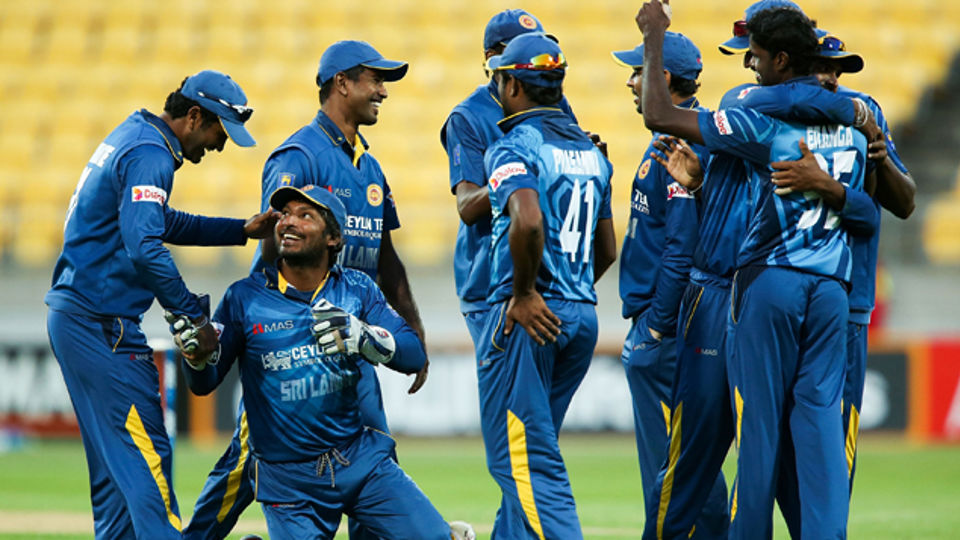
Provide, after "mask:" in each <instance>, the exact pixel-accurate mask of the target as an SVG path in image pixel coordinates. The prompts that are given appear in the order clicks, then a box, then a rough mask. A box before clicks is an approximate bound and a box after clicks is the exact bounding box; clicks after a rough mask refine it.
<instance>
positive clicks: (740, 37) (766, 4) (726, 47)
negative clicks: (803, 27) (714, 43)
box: [720, 0, 803, 54]
mask: <svg viewBox="0 0 960 540" xmlns="http://www.w3.org/2000/svg"><path fill="white" fill-rule="evenodd" d="M774 8H790V9H795V10H797V11H799V12H800V13H803V10H802V9H800V6H798V5H797V4H796V3H794V2H791V1H790V0H760V1H759V2H755V3H753V4H752V5H751V6H750V7H748V8H747V11H745V12H744V14H743V19H742V20H740V21H737V22H735V23H733V37H732V38H730V39H728V40H726V41H724V42H723V43H721V44H720V52H722V53H723V54H742V53H745V52H747V51H748V50H749V49H750V35H749V34H748V33H747V25H746V23H748V22H750V19H752V18H753V17H754V15H756V14H757V13H760V12H761V11H764V10H767V9H774Z"/></svg>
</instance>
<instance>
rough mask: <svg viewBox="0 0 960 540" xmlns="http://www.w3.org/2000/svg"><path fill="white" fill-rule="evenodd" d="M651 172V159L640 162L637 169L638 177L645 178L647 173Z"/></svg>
mask: <svg viewBox="0 0 960 540" xmlns="http://www.w3.org/2000/svg"><path fill="white" fill-rule="evenodd" d="M649 172H650V160H649V159H645V160H643V163H641V164H640V168H638V169H637V178H640V179H643V178H646V177H647V174H648V173H649Z"/></svg>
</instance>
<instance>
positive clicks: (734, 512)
mask: <svg viewBox="0 0 960 540" xmlns="http://www.w3.org/2000/svg"><path fill="white" fill-rule="evenodd" d="M739 489H740V477H739V476H738V477H737V481H736V483H735V484H733V497H732V498H731V501H730V522H731V523H733V519H734V518H735V517H737V491H738V490H739Z"/></svg>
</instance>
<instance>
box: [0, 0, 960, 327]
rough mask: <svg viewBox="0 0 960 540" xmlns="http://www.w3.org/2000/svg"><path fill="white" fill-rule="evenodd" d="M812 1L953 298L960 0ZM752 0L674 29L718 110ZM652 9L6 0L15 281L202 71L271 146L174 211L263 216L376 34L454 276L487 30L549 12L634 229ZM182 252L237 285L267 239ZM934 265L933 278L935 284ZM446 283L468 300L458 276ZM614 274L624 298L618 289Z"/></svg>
mask: <svg viewBox="0 0 960 540" xmlns="http://www.w3.org/2000/svg"><path fill="white" fill-rule="evenodd" d="M800 4H801V5H802V7H803V8H804V9H805V11H806V13H807V14H808V15H809V16H810V17H811V18H813V19H815V20H817V21H818V23H819V25H820V26H821V27H822V28H825V29H827V30H830V31H831V32H833V33H834V34H835V35H837V36H839V37H840V38H841V39H843V40H844V41H846V44H847V49H848V50H851V51H855V52H857V53H859V54H861V55H862V56H863V58H864V59H865V61H866V67H865V69H864V70H863V71H862V72H861V73H859V74H856V75H844V76H843V77H842V79H841V84H844V85H847V86H850V87H853V88H855V89H858V90H861V91H865V92H867V93H869V94H871V95H873V96H874V97H875V98H876V99H877V101H878V102H879V103H880V104H881V105H882V107H883V109H884V111H885V113H886V115H887V118H888V120H889V122H890V124H891V126H892V127H893V132H894V138H895V140H896V141H897V143H898V146H899V148H900V151H901V154H903V157H904V160H905V162H906V163H907V165H908V166H909V167H910V169H911V172H912V173H913V176H914V178H915V179H916V181H917V184H918V186H919V193H918V197H917V202H918V205H917V206H918V210H917V211H916V213H915V214H914V216H913V217H911V218H910V220H908V221H906V222H900V221H898V220H896V219H895V218H893V217H892V216H889V215H888V216H885V218H884V221H885V232H884V240H883V241H882V243H881V245H882V248H881V249H882V256H881V258H882V260H883V261H885V263H886V265H887V266H888V267H893V268H896V269H897V270H896V272H899V271H900V269H905V270H903V271H904V272H907V274H905V275H906V276H907V277H905V278H903V280H904V281H917V282H918V285H919V286H921V287H923V286H924V284H926V288H923V289H922V290H926V291H928V292H927V293H926V294H928V296H929V298H930V299H934V300H935V299H942V298H943V296H942V294H938V291H937V290H936V287H937V286H936V285H935V284H937V283H940V281H937V280H938V279H942V280H945V281H946V282H947V283H949V279H950V276H952V275H954V274H955V272H954V270H955V269H956V268H957V265H958V264H960V177H958V164H960V159H958V157H957V156H958V150H960V127H958V126H960V104H958V103H957V102H956V101H955V100H956V97H958V95H960V91H958V88H960V83H958V79H960V76H958V73H957V72H958V71H960V70H958V69H957V61H956V54H957V51H958V48H960V2H954V1H951V0H913V1H911V2H903V1H900V0H875V1H871V2H866V1H861V0H805V1H801V2H800ZM748 5H749V1H747V0H744V1H741V2H716V1H713V0H675V2H674V3H673V12H674V20H673V24H672V27H671V29H672V30H674V31H678V32H682V33H684V34H686V35H688V36H690V37H691V38H692V39H693V41H694V42H695V43H696V44H697V45H698V46H699V48H700V50H701V52H702V54H703V63H704V70H703V73H702V75H701V78H700V81H701V82H702V87H701V90H700V93H699V97H700V99H701V102H702V103H703V104H704V105H705V106H708V107H715V106H716V104H717V103H718V102H719V99H720V96H721V95H722V94H723V92H724V91H725V90H727V89H729V88H730V87H732V86H734V85H736V84H740V83H743V82H749V81H752V80H753V74H752V73H751V72H748V71H746V70H745V69H743V67H742V65H741V61H740V58H739V57H727V56H723V55H721V54H720V53H719V51H718V50H717V44H719V43H720V42H722V41H724V40H725V39H727V38H728V37H730V35H731V33H732V27H733V22H734V21H735V20H737V19H740V18H742V17H743V10H744V9H745V8H746V7H747V6H748ZM639 6H640V2H639V1H638V2H624V1H623V0H593V1H590V2H583V1H578V0H553V1H549V2H548V1H542V0H532V1H528V2H524V3H522V4H521V5H517V4H516V3H512V2H511V3H506V2H502V1H486V0H482V1H474V2H447V1H440V0H429V1H417V2H414V1H402V2H401V1H365V2H349V3H338V4H336V5H332V4H329V3H318V2H310V1H307V0H275V1H271V2H264V1H258V0H233V1H231V2H214V1H202V0H168V1H165V2H159V1H148V0H125V1H123V2H118V1H105V0H0V111H2V114H0V271H2V272H6V273H7V274H11V273H12V274H17V275H20V276H23V275H26V276H27V278H33V279H36V280H46V279H49V275H50V273H49V270H50V269H51V268H52V265H53V262H54V260H55V258H56V256H57V254H58V252H59V249H60V245H61V241H62V223H63V217H64V212H65V209H66V205H67V201H68V200H69V198H70V195H71V193H72V192H73V190H74V187H75V185H76V182H77V180H78V178H79V175H80V172H81V171H82V169H83V167H84V164H85V163H86V161H87V159H88V158H89V156H90V154H91V153H92V152H93V150H94V149H95V148H96V146H97V144H98V143H99V142H100V141H101V140H102V139H103V138H104V137H105V136H106V135H107V133H109V132H110V130H111V129H113V127H115V126H116V125H117V124H119V123H120V122H121V121H122V120H123V119H124V118H126V117H127V116H128V115H129V114H130V113H131V112H132V111H134V110H136V109H139V108H141V107H145V108H147V109H149V110H151V111H153V112H157V113H159V112H160V111H161V110H162V107H163V103H164V100H165V98H166V96H167V94H168V93H169V92H171V91H173V90H174V89H176V88H177V87H178V86H179V84H180V82H181V81H182V80H183V78H184V77H185V76H187V75H189V74H192V73H195V72H197V71H199V70H201V69H207V68H210V69H217V70H220V71H223V72H226V73H228V74H230V75H231V76H232V77H233V78H234V79H235V80H237V81H238V82H239V83H240V84H241V86H242V87H243V88H244V90H245V91H246V93H247V96H248V98H249V103H250V105H251V106H253V107H254V108H255V110H256V112H255V113H254V115H253V117H252V119H251V120H250V122H249V123H248V126H249V129H250V131H251V132H252V133H253V135H254V136H255V137H256V139H257V142H258V144H257V146H256V147H255V148H253V149H241V148H237V147H236V146H234V145H232V144H228V145H227V147H226V148H225V149H224V152H223V153H222V154H218V155H209V154H208V155H207V157H206V158H205V159H204V162H203V163H202V164H201V165H200V166H195V165H192V164H189V163H187V164H185V165H184V167H183V168H182V169H181V170H180V171H179V172H178V173H177V177H176V182H175V188H174V190H173V193H172V195H171V198H170V202H171V205H172V206H174V207H176V208H178V209H181V210H186V211H190V212H196V213H203V214H208V215H230V216H238V217H239V216H249V215H251V214H253V213H254V212H256V211H257V210H258V205H259V199H260V175H261V170H262V166H263V163H264V161H265V160H266V158H267V156H268V155H269V153H270V151H271V150H272V149H273V148H275V147H276V146H277V145H279V144H280V143H281V142H282V141H283V140H284V139H285V138H286V137H287V136H289V135H290V134H291V133H293V132H294V131H296V130H297V129H299V128H300V127H301V126H303V125H304V124H306V123H307V122H309V121H310V120H311V119H312V118H313V116H314V115H315V113H316V110H317V108H318V106H319V105H318V99H317V88H316V85H315V82H314V78H315V75H316V69H317V64H318V61H319V58H320V55H321V54H322V52H323V51H324V49H325V48H326V47H327V46H329V45H330V44H332V43H333V42H335V41H337V40H340V39H362V40H366V41H368V42H370V43H371V44H373V45H374V46H375V47H376V48H377V49H378V50H379V51H380V52H381V53H383V54H384V55H385V56H386V57H387V58H391V59H398V60H405V61H408V62H409V63H410V71H409V74H408V75H407V77H406V78H404V79H403V80H401V81H399V82H397V83H392V84H389V85H388V91H389V93H390V96H389V98H388V99H387V101H386V102H385V103H384V105H383V108H382V109H381V113H380V121H379V123H378V124H377V125H376V126H368V127H366V128H364V129H362V130H361V131H362V133H363V134H364V136H365V137H366V138H367V140H368V141H369V143H370V151H371V152H372V153H373V155H374V156H376V157H377V159H378V160H379V161H380V162H381V164H382V166H383V169H384V171H385V172H386V175H387V178H388V180H389V183H390V185H391V187H392V189H393V192H394V194H395V199H396V202H397V205H398V208H399V214H400V220H401V223H402V229H400V231H397V232H396V233H395V235H394V242H395V244H396V245H397V246H398V250H399V252H400V253H401V255H402V257H403V259H404V261H405V262H406V263H407V265H408V266H410V267H412V268H413V269H414V273H418V272H421V271H422V273H423V274H424V275H432V274H436V275H441V274H442V275H444V276H446V275H447V274H451V273H452V271H451V269H450V265H449V261H450V259H451V257H452V251H453V245H454V238H455V236H456V230H457V222H458V220H457V215H456V211H455V207H454V201H453V197H452V196H451V194H450V190H449V180H448V175H447V161H446V155H445V154H444V151H443V149H442V147H441V145H440V139H439V129H440V126H441V125H442V123H443V121H444V119H445V118H446V115H447V114H448V113H449V111H450V110H451V108H452V107H453V106H454V105H456V104H457V103H458V102H459V101H460V100H462V99H463V98H464V97H465V96H467V95H468V94H469V93H470V92H471V91H472V90H473V89H474V88H475V87H476V86H477V85H479V84H483V83H485V75H484V70H483V57H482V46H481V43H482V36H483V29H484V26H485V24H486V22H487V21H488V20H489V18H490V17H491V16H492V15H493V14H494V13H496V12H498V11H500V10H502V9H505V8H508V7H523V8H525V9H527V10H529V11H531V12H532V13H533V14H535V15H536V16H537V17H538V18H539V19H540V20H541V21H542V22H543V24H544V26H545V27H546V29H547V30H548V31H549V32H551V33H553V34H555V35H556V36H557V37H558V38H559V40H560V43H561V46H562V48H563V49H564V52H565V54H566V56H567V58H568V61H569V65H570V67H569V69H568V72H567V79H566V84H565V92H566V94H567V96H568V98H569V100H570V102H571V104H572V106H573V108H574V110H575V112H576V114H577V116H578V118H579V120H580V123H581V125H582V126H583V127H584V128H585V129H587V130H590V131H593V132H596V133H599V134H601V135H602V137H603V138H604V139H605V140H606V141H607V142H608V143H609V152H610V158H611V161H612V162H613V164H614V168H615V175H614V221H615V223H616V226H617V232H618V238H622V237H623V227H624V225H625V223H626V217H627V215H628V211H629V208H628V204H627V203H628V200H627V199H628V194H629V190H630V183H631V182H632V180H633V175H634V171H635V170H636V168H637V166H638V165H639V163H640V161H641V160H642V152H643V150H644V148H645V147H646V144H647V142H648V141H649V138H650V134H649V132H648V131H647V130H646V129H645V128H644V126H643V121H642V118H641V117H640V116H639V115H637V113H636V111H635V108H634V104H633V97H632V95H631V94H630V91H629V90H628V89H627V88H626V87H625V81H626V79H627V78H628V76H629V72H628V70H627V69H626V68H623V67H621V66H619V65H617V64H616V63H614V61H613V59H612V58H611V56H610V52H611V51H613V50H622V49H628V48H632V47H634V46H635V45H637V44H638V43H639V42H640V41H641V39H642V37H641V35H640V33H639V31H638V30H637V29H636V25H635V23H634V15H635V14H636V11H637V9H638V8H639ZM171 249H172V251H173V252H174V255H175V257H176V260H177V263H178V265H180V266H181V268H183V269H184V270H185V271H186V272H190V271H191V269H194V270H196V271H198V272H200V273H207V274H209V273H213V274H216V275H219V276H222V275H224V273H223V271H224V269H225V268H227V269H230V270H231V273H230V275H234V274H237V276H236V277H239V273H240V272H241V271H242V269H243V268H244V267H245V266H246V265H247V264H248V263H249V260H250V258H251V255H252V252H253V245H252V244H251V245H248V246H246V247H243V248H229V249H208V248H177V247H173V248H171ZM896 272H894V273H896ZM916 272H920V273H919V274H918V273H916ZM931 272H932V274H933V275H934V276H935V277H934V278H931V279H930V280H928V279H926V278H925V277H924V276H927V275H928V274H930V273H931ZM937 276H939V277H937ZM444 279H449V280H450V281H451V283H450V286H449V287H450V288H451V289H452V278H447V277H444ZM608 281H613V283H611V284H610V285H611V286H613V287H615V279H608ZM11 283H15V282H14V281H12V280H6V282H5V285H4V287H5V288H6V290H5V291H4V293H5V294H4V295H5V296H7V297H8V298H17V297H16V294H15V293H14V291H11V290H10V288H11V287H13V285H11ZM931 284H934V285H931ZM225 285H226V284H224V286H225ZM444 286H446V285H444ZM931 287H934V290H930V288H931ZM37 288H38V290H39V289H40V287H39V286H38V287H37ZM885 289H886V287H885V286H882V287H881V294H882V295H883V294H886V293H885V292H884V291H885ZM451 292H452V291H451ZM939 292H941V293H942V291H939ZM427 293H428V294H429V291H427ZM910 294H913V293H910ZM914 296H915V295H914ZM422 303H423V302H422ZM37 307H38V308H40V306H39V305H38V306H37ZM618 331H619V330H618Z"/></svg>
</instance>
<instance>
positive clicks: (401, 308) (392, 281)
mask: <svg viewBox="0 0 960 540" xmlns="http://www.w3.org/2000/svg"><path fill="white" fill-rule="evenodd" d="M398 262H399V261H398ZM379 277H380V280H379V281H380V288H381V289H382V290H383V296H384V297H386V299H387V302H388V303H389V304H390V306H392V307H393V309H395V310H396V311H397V314H399V315H400V317H402V318H403V320H404V321H406V322H407V324H409V325H410V327H411V328H413V329H414V331H416V332H417V334H418V335H419V336H420V337H421V338H423V337H424V335H425V334H424V328H423V321H421V320H420V310H419V309H417V303H416V301H415V300H414V299H413V291H412V290H411V289H410V282H409V281H408V280H407V273H406V270H405V269H404V267H403V265H402V264H398V265H397V266H395V267H394V268H393V269H391V270H390V271H389V272H387V273H381V274H380V276H379Z"/></svg>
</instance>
